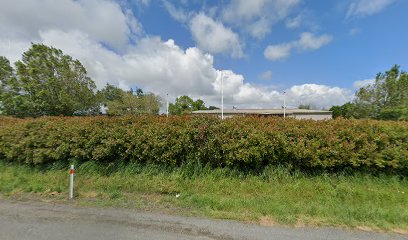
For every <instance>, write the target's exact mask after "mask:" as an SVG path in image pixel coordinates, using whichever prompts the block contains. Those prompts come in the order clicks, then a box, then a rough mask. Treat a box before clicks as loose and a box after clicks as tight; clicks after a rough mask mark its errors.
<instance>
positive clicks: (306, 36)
mask: <svg viewBox="0 0 408 240" xmlns="http://www.w3.org/2000/svg"><path fill="white" fill-rule="evenodd" d="M332 40H333V37H332V36H331V35H328V34H323V35H320V36H316V35H314V34H313V33H310V32H304V33H302V34H300V38H299V39H298V40H296V41H291V42H287V43H281V44H277V45H269V46H268V47H266V49H265V51H264V56H265V58H266V59H269V60H273V61H276V60H284V59H286V58H288V57H289V56H290V54H291V51H292V49H294V48H296V49H298V50H300V51H307V50H309V51H313V50H317V49H319V48H321V47H323V46H325V45H327V44H329V43H330V42H331V41H332Z"/></svg>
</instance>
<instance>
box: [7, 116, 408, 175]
mask: <svg viewBox="0 0 408 240" xmlns="http://www.w3.org/2000/svg"><path fill="white" fill-rule="evenodd" d="M0 158H1V159H3V160H5V161H12V162H18V163H27V164H47V163H52V162H56V161H71V160H74V159H75V160H76V161H81V162H85V161H97V162H101V163H113V162H115V161H125V162H126V161H129V162H138V163H150V164H152V163H153V164H164V165H169V166H179V165H182V164H186V163H188V162H200V163H201V164H208V165H210V166H213V167H226V166H227V167H234V168H235V167H236V168H239V169H259V168H263V167H265V166H267V165H274V164H276V165H285V166H288V167H291V168H295V169H301V170H329V171H338V170H364V171H366V170H368V171H374V172H378V171H385V172H398V173H402V174H404V175H407V174H408V122H391V121H375V120H345V119H337V120H331V121H312V120H294V119H286V120H284V119H281V118H251V117H245V118H232V119H227V120H224V121H221V120H219V119H217V118H210V117H194V116H184V117H169V118H166V117H155V116H139V117H105V116H99V117H43V118H37V119H13V118H0Z"/></svg>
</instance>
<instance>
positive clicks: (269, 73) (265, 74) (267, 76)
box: [259, 70, 272, 81]
mask: <svg viewBox="0 0 408 240" xmlns="http://www.w3.org/2000/svg"><path fill="white" fill-rule="evenodd" d="M259 78H260V79H261V80H265V81H268V80H271V79H272V71H270V70H268V71H265V72H263V73H261V75H259Z"/></svg>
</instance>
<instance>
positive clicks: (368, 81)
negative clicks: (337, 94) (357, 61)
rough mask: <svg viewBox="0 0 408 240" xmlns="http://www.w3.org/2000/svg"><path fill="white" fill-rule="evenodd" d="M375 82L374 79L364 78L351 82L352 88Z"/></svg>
mask: <svg viewBox="0 0 408 240" xmlns="http://www.w3.org/2000/svg"><path fill="white" fill-rule="evenodd" d="M374 82H375V79H364V80H357V81H355V82H354V83H353V88H354V89H360V88H362V87H366V86H368V85H370V84H373V83H374Z"/></svg>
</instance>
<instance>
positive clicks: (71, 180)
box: [69, 165, 75, 199]
mask: <svg viewBox="0 0 408 240" xmlns="http://www.w3.org/2000/svg"><path fill="white" fill-rule="evenodd" d="M74 174H75V169H74V165H71V169H70V170H69V199H73V198H74Z"/></svg>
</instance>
